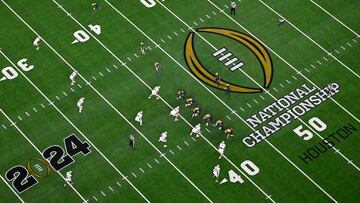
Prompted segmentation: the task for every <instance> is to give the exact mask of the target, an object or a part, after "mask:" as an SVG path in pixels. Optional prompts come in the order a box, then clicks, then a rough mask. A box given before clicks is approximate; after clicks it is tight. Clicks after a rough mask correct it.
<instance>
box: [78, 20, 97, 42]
mask: <svg viewBox="0 0 360 203" xmlns="http://www.w3.org/2000/svg"><path fill="white" fill-rule="evenodd" d="M89 28H90V30H91V31H93V32H94V33H95V34H97V35H100V34H101V26H100V25H92V24H90V25H89ZM74 37H75V40H74V41H73V42H71V44H76V43H78V42H81V43H84V42H86V41H88V40H89V39H90V36H89V35H88V34H87V33H86V32H85V31H84V30H78V31H76V32H74Z"/></svg>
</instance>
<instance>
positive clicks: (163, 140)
mask: <svg viewBox="0 0 360 203" xmlns="http://www.w3.org/2000/svg"><path fill="white" fill-rule="evenodd" d="M166 138H167V132H163V133H161V135H160V138H159V140H160V141H162V142H166Z"/></svg>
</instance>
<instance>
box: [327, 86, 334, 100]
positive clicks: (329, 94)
mask: <svg viewBox="0 0 360 203" xmlns="http://www.w3.org/2000/svg"><path fill="white" fill-rule="evenodd" d="M327 92H328V97H331V96H332V95H333V94H334V88H333V86H332V85H331V83H329V84H328V85H327Z"/></svg>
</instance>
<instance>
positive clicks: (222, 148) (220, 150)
mask: <svg viewBox="0 0 360 203" xmlns="http://www.w3.org/2000/svg"><path fill="white" fill-rule="evenodd" d="M225 147H226V144H225V141H221V143H220V144H219V149H218V151H219V153H220V156H219V159H221V157H222V156H224V151H225Z"/></svg>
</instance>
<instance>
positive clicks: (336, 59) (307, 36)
mask: <svg viewBox="0 0 360 203" xmlns="http://www.w3.org/2000/svg"><path fill="white" fill-rule="evenodd" d="M259 2H261V3H262V4H263V5H264V6H265V7H267V8H268V9H270V10H271V11H272V12H273V13H275V14H276V15H278V16H279V17H280V18H282V19H284V20H285V21H286V22H287V23H289V25H291V26H292V27H293V28H295V29H296V30H297V31H298V32H300V33H301V34H302V35H304V36H305V37H306V38H307V39H308V40H310V41H311V42H312V43H314V44H315V45H316V46H317V47H319V48H320V49H321V50H323V51H324V52H325V53H326V54H328V55H329V56H331V57H332V58H333V59H335V61H337V62H338V63H339V64H341V65H342V66H344V67H345V68H346V69H348V70H349V71H350V72H351V73H352V74H353V75H355V76H356V77H357V78H359V79H360V76H359V75H358V74H357V73H356V72H355V71H353V70H352V69H351V68H350V67H348V66H347V65H345V64H344V63H343V62H342V61H340V60H339V59H338V58H336V57H335V56H334V55H333V54H331V53H330V52H329V51H328V50H326V49H325V48H324V47H322V46H321V45H320V44H319V43H317V42H316V41H315V40H313V39H312V38H311V37H309V35H307V34H306V33H304V32H303V31H302V30H300V29H299V28H298V27H296V26H295V25H294V24H293V23H291V22H290V21H289V20H288V19H286V18H285V17H284V16H282V15H280V14H279V13H278V12H277V11H275V10H274V9H273V8H271V7H270V6H269V5H268V4H266V3H265V2H263V1H262V0H259Z"/></svg>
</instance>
